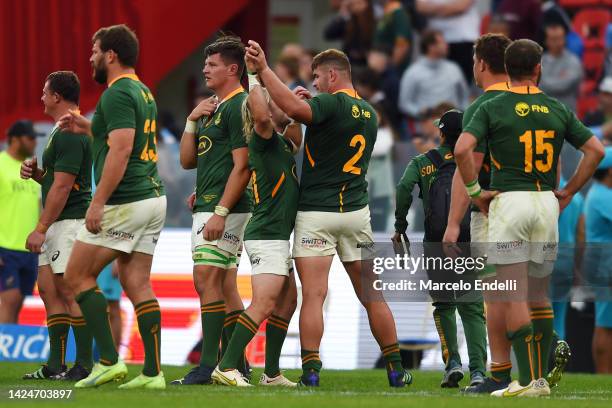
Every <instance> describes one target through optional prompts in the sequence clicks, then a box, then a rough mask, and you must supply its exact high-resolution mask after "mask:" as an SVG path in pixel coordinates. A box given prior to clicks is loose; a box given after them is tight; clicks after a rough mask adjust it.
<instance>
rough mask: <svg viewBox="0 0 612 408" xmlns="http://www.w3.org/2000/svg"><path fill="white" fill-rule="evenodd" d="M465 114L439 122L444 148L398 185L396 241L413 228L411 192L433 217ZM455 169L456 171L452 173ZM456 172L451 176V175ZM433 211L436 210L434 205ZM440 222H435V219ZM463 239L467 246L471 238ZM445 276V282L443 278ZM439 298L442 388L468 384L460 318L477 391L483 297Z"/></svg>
mask: <svg viewBox="0 0 612 408" xmlns="http://www.w3.org/2000/svg"><path fill="white" fill-rule="evenodd" d="M462 118H463V112H461V111H458V110H455V109H453V110H450V111H448V112H445V113H444V114H443V115H442V117H441V118H440V119H439V120H438V127H439V128H440V137H441V141H440V146H438V147H437V148H435V149H432V150H430V151H428V152H427V153H425V154H420V155H418V156H416V157H415V158H413V159H412V160H411V161H410V163H408V166H407V167H406V170H405V171H404V175H403V176H402V178H401V179H400V181H399V183H398V185H397V193H396V207H395V219H396V221H395V231H396V232H395V235H394V236H393V237H392V238H391V240H392V241H393V242H394V243H396V245H397V244H399V245H401V237H402V235H403V234H405V231H406V228H407V226H408V223H407V222H406V216H407V215H408V211H409V209H410V205H411V204H412V190H413V189H414V187H415V186H416V185H418V186H419V191H420V193H419V197H420V198H421V199H422V201H423V208H424V209H425V213H426V214H427V213H428V212H430V211H432V210H431V208H432V207H430V203H431V202H432V199H435V198H432V196H431V193H430V189H431V186H432V185H433V183H434V181H436V180H439V174H440V173H439V170H440V168H442V167H446V166H448V165H451V164H452V165H453V166H454V162H455V158H454V156H453V149H454V147H455V143H456V142H457V138H458V137H459V135H460V134H461V129H462V122H461V121H462ZM453 169H454V167H453ZM451 171H452V170H451ZM432 205H435V203H433V204H432ZM434 218H435V217H434ZM427 219H428V217H426V221H425V231H426V232H425V236H424V238H423V242H425V243H426V244H425V247H424V250H425V254H426V256H438V255H437V254H438V253H439V251H438V250H437V248H436V246H435V245H434V246H432V245H431V244H429V243H433V242H439V240H440V239H441V238H442V237H441V232H440V233H439V235H437V236H435V235H433V234H432V233H431V232H428V231H431V229H430V228H429V225H428V223H431V224H433V223H439V222H440V220H439V219H433V218H432V219H429V221H427ZM462 239H466V240H467V236H466V237H465V238H463V237H462ZM440 272H441V271H440V270H436V268H430V269H428V271H427V273H428V276H429V277H430V279H432V280H440V279H442V280H444V281H446V280H447V279H448V274H447V273H444V272H443V273H440ZM441 275H444V277H441ZM449 294H450V293H448V292H446V291H445V292H444V293H438V292H436V291H430V295H431V298H432V300H433V306H434V311H433V317H434V321H435V323H436V329H437V330H438V334H439V336H440V344H441V346H442V359H443V361H444V364H445V370H444V376H443V378H442V382H441V383H440V386H441V387H442V388H455V387H458V386H459V381H461V380H462V379H463V369H462V365H461V356H460V355H459V346H458V343H457V318H456V314H457V312H459V316H460V317H461V322H462V323H463V328H464V334H465V340H466V343H467V349H468V355H469V359H470V361H469V369H470V385H477V384H480V383H482V382H483V381H484V372H485V370H486V363H487V334H486V332H487V330H486V327H485V317H484V305H483V302H482V298H481V295H480V293H479V292H475V293H474V295H475V296H473V297H472V296H470V299H469V300H467V299H466V298H465V297H464V299H459V300H458V298H459V297H460V295H457V294H455V293H454V292H453V296H452V297H451V296H449Z"/></svg>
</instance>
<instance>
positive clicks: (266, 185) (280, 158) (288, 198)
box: [244, 132, 299, 241]
mask: <svg viewBox="0 0 612 408" xmlns="http://www.w3.org/2000/svg"><path fill="white" fill-rule="evenodd" d="M292 150H293V146H292V144H291V142H289V141H288V140H286V139H285V138H284V137H282V136H280V135H278V134H277V133H276V132H274V134H273V135H272V138H271V139H264V138H262V137H259V136H258V135H257V134H256V133H255V134H253V136H252V138H251V141H250V142H249V168H250V170H251V184H252V188H253V191H252V194H253V203H254V207H255V208H254V209H253V216H252V217H251V219H250V220H249V223H248V224H247V226H246V230H245V232H244V240H245V241H246V240H288V239H289V237H290V235H291V231H293V227H294V226H295V216H296V214H297V206H298V197H299V185H298V181H297V176H296V173H295V160H294V159H293V152H292Z"/></svg>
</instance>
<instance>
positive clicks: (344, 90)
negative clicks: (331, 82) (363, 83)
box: [333, 88, 361, 99]
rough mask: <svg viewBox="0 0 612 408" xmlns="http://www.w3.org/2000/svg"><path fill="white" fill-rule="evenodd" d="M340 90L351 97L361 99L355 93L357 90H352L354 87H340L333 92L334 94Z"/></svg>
mask: <svg viewBox="0 0 612 408" xmlns="http://www.w3.org/2000/svg"><path fill="white" fill-rule="evenodd" d="M340 92H342V93H345V94H347V95H348V96H350V97H351V98H355V99H361V96H359V95H357V91H356V90H354V89H348V88H346V89H340V90H337V91H336V92H334V93H333V94H334V95H335V94H337V93H340Z"/></svg>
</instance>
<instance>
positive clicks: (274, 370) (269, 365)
mask: <svg viewBox="0 0 612 408" xmlns="http://www.w3.org/2000/svg"><path fill="white" fill-rule="evenodd" d="M288 328H289V321H287V320H285V319H283V318H282V317H279V316H275V315H272V316H270V317H269V318H268V322H267V323H266V366H265V369H264V373H265V374H266V375H267V376H268V377H270V378H272V377H276V376H277V375H279V374H280V367H279V360H280V355H281V350H282V348H283V343H284V342H285V338H286V337H287V329H288Z"/></svg>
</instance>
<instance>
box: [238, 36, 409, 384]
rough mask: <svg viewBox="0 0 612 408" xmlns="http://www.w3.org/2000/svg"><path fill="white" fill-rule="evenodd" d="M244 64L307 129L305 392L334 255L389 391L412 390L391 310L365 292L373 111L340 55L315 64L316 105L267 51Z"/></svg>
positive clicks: (300, 242)
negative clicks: (282, 74)
mask: <svg viewBox="0 0 612 408" xmlns="http://www.w3.org/2000/svg"><path fill="white" fill-rule="evenodd" d="M247 59H248V60H249V61H250V62H251V63H252V64H253V67H254V69H255V70H256V72H257V74H258V75H259V78H260V79H261V81H262V85H264V86H265V87H266V89H267V91H268V92H269V94H270V97H271V99H272V100H273V101H274V102H275V103H276V104H277V105H278V106H279V107H280V108H281V109H282V110H283V111H284V112H285V113H287V115H288V116H289V117H290V118H292V119H294V120H295V121H297V122H300V123H303V124H305V125H306V137H305V143H304V152H305V160H304V162H303V166H302V176H301V181H300V197H299V203H298V212H297V218H296V221H295V231H294V245H293V257H294V258H295V262H296V267H297V271H298V274H299V277H300V281H301V283H302V307H301V311H300V341H301V347H302V351H301V354H302V376H301V378H300V385H304V386H318V385H319V373H320V371H321V368H322V362H321V359H320V356H319V346H320V343H321V338H322V336H323V303H324V301H325V298H326V295H327V285H328V276H329V270H330V267H331V263H332V260H333V256H334V255H335V254H336V253H337V254H338V256H339V257H340V260H341V261H342V263H343V265H344V267H345V269H346V271H347V272H348V274H349V277H350V279H351V281H352V284H353V287H354V289H355V292H356V293H357V296H358V297H359V300H360V301H361V303H362V304H363V306H364V307H365V309H366V311H367V313H368V318H369V321H370V327H371V329H372V332H373V334H374V337H375V338H376V340H377V342H378V344H379V346H380V348H381V351H382V353H383V356H384V359H385V362H386V366H387V373H388V379H389V385H390V386H392V387H403V386H405V385H407V384H410V383H411V382H412V376H411V375H410V374H409V373H408V372H406V371H405V370H404V369H403V368H402V365H401V357H400V353H399V346H398V342H397V334H396V330H395V321H394V319H393V315H392V314H391V310H390V309H389V307H388V306H387V304H386V302H385V301H384V300H383V299H382V298H380V297H375V296H374V295H372V294H371V293H370V292H371V291H369V290H367V288H366V286H367V281H368V279H369V276H368V271H367V265H368V262H367V258H368V251H367V249H368V248H371V246H372V244H373V242H372V231H371V226H370V212H369V208H368V195H367V182H366V180H365V175H366V173H367V170H368V163H369V160H370V156H371V153H372V148H373V146H374V143H375V141H376V132H377V120H376V113H375V111H374V109H373V108H372V107H371V106H370V105H369V104H368V103H367V102H365V101H364V100H363V99H361V98H360V97H359V95H357V93H356V91H355V89H354V88H353V85H352V82H351V66H350V63H349V60H348V58H347V56H346V55H345V54H344V53H343V52H341V51H338V50H334V49H330V50H327V51H324V52H322V53H320V54H318V55H317V56H316V57H315V58H314V60H313V64H312V68H313V75H314V86H315V87H316V88H317V90H318V91H319V92H321V93H320V94H319V95H317V96H315V97H311V96H310V94H309V93H308V91H306V90H305V89H303V88H301V89H298V90H297V92H296V93H295V94H294V93H292V92H291V91H290V90H289V88H287V87H286V86H285V85H284V84H283V83H282V82H281V81H280V79H279V78H278V77H277V76H276V75H275V74H274V72H273V71H272V70H271V69H270V68H269V66H268V64H267V62H266V58H265V55H264V52H263V50H262V48H261V47H260V46H259V44H257V43H256V42H254V41H249V47H248V48H247ZM362 249H366V251H363V250H362ZM364 265H365V268H363V269H362V267H363V266H364Z"/></svg>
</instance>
